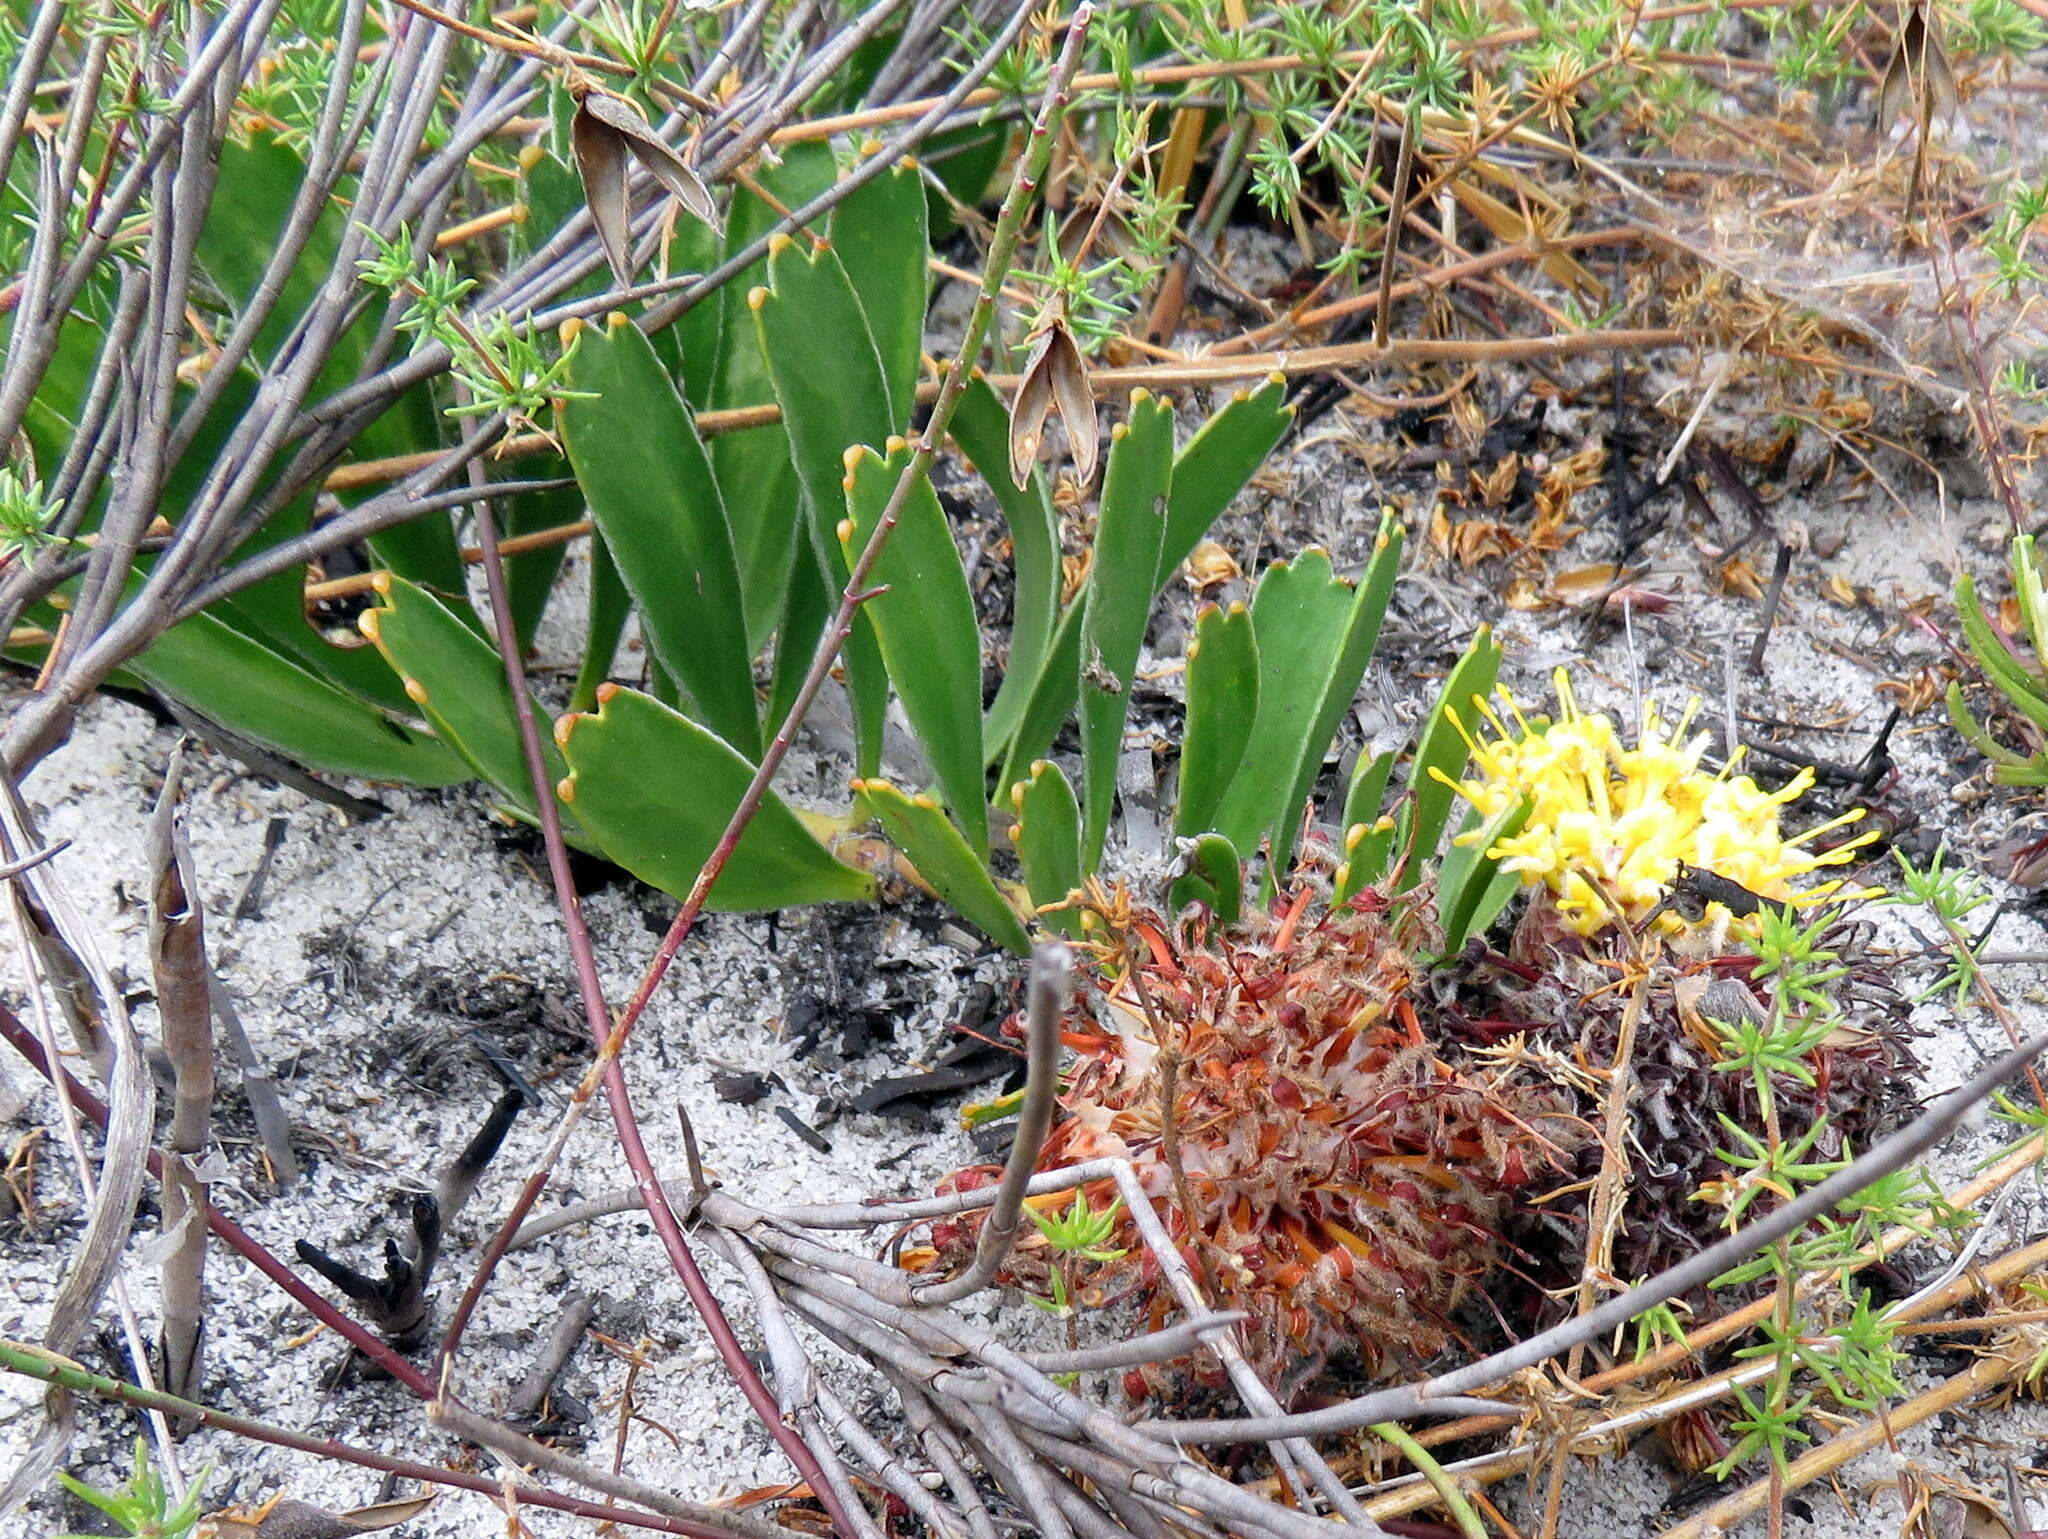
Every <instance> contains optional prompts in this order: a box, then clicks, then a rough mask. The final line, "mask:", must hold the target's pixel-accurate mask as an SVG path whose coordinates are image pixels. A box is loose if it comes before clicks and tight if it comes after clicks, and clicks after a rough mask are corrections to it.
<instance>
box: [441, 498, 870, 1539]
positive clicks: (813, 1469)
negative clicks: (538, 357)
mask: <svg viewBox="0 0 2048 1539" xmlns="http://www.w3.org/2000/svg"><path fill="white" fill-rule="evenodd" d="M482 471H483V467H482V466H481V465H477V466H474V467H472V476H477V475H481V473H482ZM476 532H477V544H478V545H479V546H481V547H482V549H483V557H484V560H483V567H484V584H485V587H486V589H487V590H488V592H489V594H490V601H491V620H492V623H493V626H494V627H495V629H496V631H497V640H498V652H499V654H500V656H501V657H502V658H503V659H504V664H505V680H506V682H507V684H509V685H510V686H511V690H512V707H513V711H514V713H515V714H516V716H517V718H518V723H519V746H520V748H521V750H522V751H523V753H524V756H525V759H526V774H527V779H528V780H529V781H530V782H531V784H532V787H533V799H534V806H535V810H536V811H537V812H538V814H539V817H540V833H541V842H542V844H543V845H544V846H545V847H546V850H547V860H548V876H549V879H550V881H551V882H552V884H553V886H554V890H555V904H556V907H557V908H559V909H560V910H561V914H562V923H563V925H564V926H565V927H566V928H567V930H568V934H569V955H570V957H571V959H572V960H573V962H574V964H575V968H576V983H577V988H578V991H579V992H580V994H581V995H582V1002H583V1018H584V1022H585V1024H586V1025H587V1026H588V1027H589V1028H590V1037H591V1042H592V1043H593V1045H594V1046H595V1047H596V1048H597V1055H598V1063H599V1064H600V1065H601V1066H602V1069H603V1074H604V1093H605V1101H606V1103H607V1104H608V1105H609V1106H610V1108H611V1113H612V1126H613V1129H614V1131H615V1132H616V1133H617V1135H618V1140H619V1148H620V1150H621V1152H623V1153H624V1154H625V1156H626V1164H627V1166H628V1168H630V1169H631V1170H632V1172H633V1182H634V1185H635V1186H636V1187H637V1188H638V1189H639V1192H640V1201H641V1203H642V1204H643V1205H644V1206H645V1207H646V1209H647V1216H648V1218H649V1219H650V1220H652V1222H653V1224H654V1231H655V1233H656V1234H658V1235H660V1236H661V1244H662V1249H663V1250H665V1251H667V1252H668V1258H669V1264H670V1265H671V1266H673V1267H674V1268H675V1272H676V1275H677V1276H678V1277H679V1278H681V1279H682V1283H683V1291H684V1292H686V1293H687V1294H689V1296H690V1302H691V1303H692V1304H694V1305H695V1306H696V1308H697V1313H698V1314H699V1316H701V1317H702V1319H703V1321H704V1328H705V1329H706V1331H708V1332H709V1333H710V1336H711V1343H712V1345H713V1346H714V1347H716V1348H717V1350H718V1355H719V1357H720V1358H721V1359H723V1361H724V1363H725V1366H726V1370H727V1371H728V1372H729V1373H731V1375H732V1377H733V1381H734V1383H736V1384H738V1385H739V1388H740V1393H741V1394H743V1395H745V1396H746V1398H747V1404H748V1405H750V1406H752V1407H753V1409H754V1414H755V1415H756V1416H758V1417H759V1418H760V1420H761V1424H762V1426H764V1427H765V1428H766V1429H767V1430H768V1435H769V1436H770V1437H772V1438H774V1439H775V1442H776V1444H777V1445H778V1446H779V1447H780V1448H781V1449H782V1451H783V1453H784V1454H785V1455H787V1456H788V1458H789V1462H790V1463H791V1464H792V1465H794V1466H795V1468H796V1471H797V1473H798V1475H799V1476H801V1477H802V1478H803V1479H804V1480H805V1481H806V1482H808V1484H809V1485H810V1488H811V1490H812V1492H813V1493H814V1494H815V1495H816V1497H817V1500H818V1503H819V1505H820V1506H822V1507H823V1508H824V1509H825V1511H826V1512H827V1514H829V1515H830V1517H831V1520H832V1524H833V1527H834V1528H835V1529H837V1530H838V1531H839V1532H840V1533H841V1534H843V1535H846V1536H847V1539H852V1536H853V1535H854V1533H855V1532H856V1531H855V1529H854V1527H853V1525H852V1524H851V1522H850V1521H849V1520H848V1519H847V1516H846V1514H845V1512H844V1511H842V1510H841V1508H840V1505H839V1502H838V1499H837V1498H836V1497H834V1496H833V1494H832V1491H831V1488H830V1486H829V1485H828V1484H827V1482H826V1480H825V1473H824V1471H823V1470H822V1469H821V1468H820V1467H819V1465H818V1461H817V1459H816V1457H815V1456H813V1454H812V1453H811V1450H810V1448H809V1447H808V1446H806V1444H805V1443H804V1440H803V1439H802V1438H801V1437H800V1436H798V1435H797V1432H796V1431H795V1429H794V1428H792V1427H790V1426H788V1425H787V1424H785V1423H784V1421H783V1419H782V1408H781V1407H780V1406H779V1405H777V1404H776V1402H775V1397H774V1395H773V1394H771V1393H770V1392H769V1389H768V1386H767V1385H766V1384H764V1383H762V1381H761V1375H760V1373H759V1372H758V1371H757V1370H756V1369H755V1367H754V1365H753V1363H752V1362H751V1361H750V1360H749V1359H748V1357H747V1352H746V1348H745V1347H743V1346H742V1345H741V1344H740V1339H739V1337H738V1336H737V1335H736V1334H734V1332H733V1328H732V1323H731V1322H730V1321H729V1320H727V1319H726V1317H725V1310H724V1309H723V1307H721V1305H720V1304H719V1302H718V1295H717V1294H715V1293H714V1292H712V1291H711V1285H710V1283H708V1282H706V1281H705V1278H704V1274H703V1272H702V1270H700V1269H699V1267H698V1265H697V1258H696V1257H695V1256H694V1255H692V1254H691V1251H690V1245H689V1242H688V1241H687V1240H686V1239H684V1238H683V1226H682V1224H681V1223H680V1222H679V1221H678V1220H677V1218H676V1214H675V1209H673V1208H672V1207H670V1206H669V1200H668V1193H667V1192H665V1191H663V1190H662V1185H661V1177H660V1175H659V1174H657V1173H656V1171H655V1169H654V1161H653V1160H652V1159H651V1158H650V1157H649V1155H648V1153H647V1145H646V1143H645V1141H644V1140H643V1139H642V1138H641V1136H640V1122H639V1119H638V1117H637V1116H636V1115H635V1114H634V1111H633V1098H632V1095H631V1093H630V1092H629V1091H628V1090H627V1088H626V1076H625V1071H624V1070H623V1069H622V1068H621V1067H620V1066H619V1058H618V1047H619V1044H621V1043H622V1042H623V1041H624V1039H625V1035H626V1031H625V1022H623V1021H621V1022H620V1023H619V1024H618V1025H617V1026H616V1027H613V1026H611V1025H610V1021H611V1010H610V1007H609V1006H608V1005H607V1004H606V1002H605V997H604V984H603V982H602V980H600V979H599V977H598V973H597V954H596V952H595V951H594V950H593V949H592V947H591V944H590V929H589V926H588V925H586V924H585V923H584V920H583V904H582V901H581V900H580V899H579V898H578V897H577V895H576V882H575V878H574V876H573V875H572V874H571V872H570V870H569V847H568V845H567V843H566V842H564V840H563V838H562V814H561V809H560V807H558V806H557V805H556V802H555V788H554V785H553V783H552V782H551V781H550V780H549V779H548V771H547V761H546V759H545V758H544V757H543V756H542V754H541V746H540V727H539V724H538V723H537V722H536V721H535V720H534V713H533V697H532V696H531V695H530V694H529V693H528V692H527V687H526V665H525V663H524V662H523V661H522V659H521V657H520V648H519V632H518V627H517V626H516V625H514V624H513V621H512V607H511V604H510V602H509V600H508V598H507V593H506V585H505V561H504V556H503V553H502V552H501V551H500V550H499V549H498V522H497V518H496V517H495V515H494V514H493V513H492V511H491V505H490V504H489V503H488V502H479V503H477V504H476ZM543 1179H544V1176H541V1175H536V1177H535V1178H534V1179H532V1180H529V1181H528V1182H527V1185H526V1189H525V1190H523V1191H522V1192H521V1193H520V1199H521V1203H522V1204H523V1207H522V1209H521V1211H520V1212H519V1213H518V1214H516V1215H515V1217H514V1220H513V1221H511V1222H508V1223H506V1224H505V1225H503V1226H501V1227H500V1229H499V1232H498V1234H497V1236H496V1237H495V1238H494V1239H493V1241H492V1244H491V1248H490V1250H489V1251H488V1252H487V1253H486V1256H485V1263H486V1264H485V1266H484V1267H480V1268H479V1269H478V1274H477V1277H476V1278H475V1280H474V1281H472V1282H471V1284H470V1287H469V1289H468V1291H467V1292H466V1293H465V1295H464V1297H463V1301H462V1312H461V1313H459V1314H458V1316H457V1318H456V1320H455V1322H454V1324H453V1325H452V1326H451V1327H450V1328H449V1332H448V1336H447V1338H446V1340H445V1341H444V1343H443V1345H442V1371H443V1373H444V1374H445V1373H446V1372H447V1371H448V1370H449V1367H450V1366H451V1363H452V1359H453V1356H454V1352H455V1348H456V1346H457V1344H458V1343H459V1342H460V1340H461V1333H462V1329H463V1326H464V1324H465V1323H466V1321H467V1319H468V1315H469V1312H470V1311H473V1310H474V1309H475V1307H476V1301H477V1300H478V1299H479V1298H481V1297H482V1294H483V1288H484V1284H485V1281H486V1279H487V1278H488V1277H489V1275H490V1273H489V1270H488V1268H489V1267H493V1266H495V1265H496V1263H497V1259H498V1258H499V1257H501V1256H502V1255H504V1253H505V1249H506V1247H507V1246H508V1245H509V1244H510V1243H511V1236H512V1234H513V1233H515V1232H516V1221H517V1219H518V1218H522V1217H524V1209H525V1208H530V1207H531V1206H532V1204H533V1201H534V1199H535V1198H536V1197H538V1196H539V1194H540V1186H541V1182H542V1180H543Z"/></svg>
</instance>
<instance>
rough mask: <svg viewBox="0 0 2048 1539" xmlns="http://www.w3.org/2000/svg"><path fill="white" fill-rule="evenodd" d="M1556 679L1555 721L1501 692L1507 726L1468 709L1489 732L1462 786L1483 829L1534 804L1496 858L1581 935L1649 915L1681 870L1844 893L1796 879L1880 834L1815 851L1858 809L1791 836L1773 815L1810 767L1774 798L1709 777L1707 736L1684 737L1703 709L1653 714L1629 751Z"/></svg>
mask: <svg viewBox="0 0 2048 1539" xmlns="http://www.w3.org/2000/svg"><path fill="white" fill-rule="evenodd" d="M1554 679H1555V683H1556V688H1557V699H1558V715H1557V719H1556V720H1555V721H1552V722H1547V723H1546V722H1542V721H1531V720H1530V719H1529V718H1528V717H1526V716H1524V715H1523V713H1522V711H1521V709H1520V707H1519V706H1517V705H1516V704H1515V702H1514V700H1513V699H1512V698H1511V697H1509V696H1508V695H1507V694H1506V692H1505V691H1503V692H1502V699H1503V701H1504V702H1505V704H1506V707H1507V711H1508V715H1509V716H1510V717H1512V722H1510V721H1508V720H1504V719H1503V718H1502V717H1501V716H1500V715H1498V714H1497V713H1496V712H1495V711H1494V710H1493V709H1492V707H1490V706H1488V705H1487V704H1486V703H1485V702H1484V701H1475V702H1474V703H1475V705H1476V706H1477V707H1478V710H1479V712H1480V713H1481V714H1483V715H1484V717H1485V718H1486V723H1487V725H1488V726H1489V727H1490V728H1491V733H1490V734H1484V733H1483V734H1482V735H1478V736H1474V735H1472V734H1471V733H1469V732H1468V733H1467V738H1466V740H1467V742H1468V743H1469V744H1470V746H1471V750H1472V763H1473V771H1474V775H1473V778H1472V779H1470V780H1466V781H1464V782H1462V783H1460V784H1459V785H1458V787H1457V788H1458V790H1459V792H1460V793H1461V794H1462V795H1463V796H1464V797H1465V799H1466V800H1467V801H1469V802H1471V803H1472V805H1473V806H1475V807H1477V808H1478V809H1479V811H1480V812H1481V814H1482V815H1484V816H1485V817H1487V818H1488V819H1491V818H1493V817H1494V816H1495V815H1496V814H1498V813H1502V812H1505V811H1507V810H1508V809H1510V808H1512V807H1514V806H1516V805H1517V804H1518V803H1526V804H1527V806H1528V809H1529V812H1528V818H1527V820H1526V822H1524V823H1523V825H1522V828H1521V831H1520V832H1519V833H1516V834H1514V835H1513V836H1512V837H1508V838H1504V839H1500V840H1499V841H1498V842H1497V843H1496V844H1495V845H1494V846H1493V849H1492V851H1491V853H1492V855H1493V857H1494V858H1495V859H1496V860H1498V861H1499V862H1500V863H1501V865H1502V867H1503V868H1504V869H1506V870H1509V871H1515V872H1519V873H1520V874H1521V878H1522V881H1523V883H1524V884H1525V885H1527V886H1535V885H1537V884H1539V883H1540V884H1542V885H1543V886H1545V887H1547V888H1548V889H1549V890H1550V892H1551V894H1552V896H1553V898H1554V900H1555V902H1556V906H1557V910H1558V913H1559V914H1560V915H1561V916H1562V917H1563V919H1564V920H1565V922H1566V923H1567V924H1569V925H1570V926H1571V927H1572V928H1573V929H1575V930H1576V931H1578V932H1579V933H1580V934H1581V935H1591V934H1594V933H1595V932H1597V931H1599V930H1602V929H1604V928H1606V927H1607V926H1608V925H1610V924H1612V923H1613V922H1614V916H1613V912H1612V908H1611V907H1610V903H1609V901H1608V900H1609V899H1611V900H1612V901H1613V904H1614V905H1616V906H1619V907H1620V909H1621V910H1622V911H1623V912H1624V913H1626V914H1627V915H1628V916H1629V918H1630V919H1631V920H1641V919H1643V918H1645V917H1647V916H1648V915H1649V914H1650V913H1651V911H1652V910H1653V909H1655V908H1656V907H1657V905H1658V904H1659V902H1660V901H1661V900H1662V899H1663V897H1664V896H1665V894H1666V892H1667V891H1668V889H1669V888H1670V885H1671V883H1672V881H1673V880H1674V878H1676V877H1677V876H1678V874H1679V867H1680V865H1681V864H1683V865H1686V866H1691V867H1695V868H1699V869H1702V870H1706V871H1711V872H1714V873H1716V874H1717V875H1719V876H1722V877H1725V878H1727V879H1729V880H1730V881H1733V882H1736V883H1738V884H1740V885H1741V886H1743V887H1745V888H1747V889H1749V891H1750V892H1752V893H1754V894H1756V895H1757V896H1759V897H1763V898H1772V899H1776V900H1778V901H1781V902H1788V903H1792V904H1796V905H1802V906H1804V905H1808V904H1813V903H1818V902H1823V901H1825V900H1826V899H1827V898H1829V897H1830V896H1832V895H1834V894H1835V893H1836V892H1837V891H1838V890H1839V889H1840V887H1841V885H1842V884H1841V883H1840V882H1839V881H1830V882H1825V883H1822V884H1820V885H1818V886H1814V887H1809V888H1806V889H1804V890H1798V889H1795V888H1794V886H1793V883H1794V882H1796V881H1798V880H1799V879H1800V878H1801V877H1804V876H1808V875H1810V874H1812V873H1813V872H1815V871H1817V870H1819V869H1820V868H1822V867H1824V866H1838V865H1841V864H1843V863H1845V862H1846V861H1849V860H1850V859H1852V858H1853V854H1854V851H1856V850H1857V849H1858V848H1860V847H1861V846H1863V845H1865V844H1867V843H1869V842H1870V840H1871V839H1872V838H1874V837H1875V835H1870V834H1866V835H1864V836H1862V837H1860V838H1855V839H1851V840H1849V841H1847V842H1846V843H1843V844H1840V845H1837V846H1835V847H1834V848H1832V849H1825V850H1816V849H1814V848H1813V844H1814V841H1815V840H1817V839H1819V838H1820V837H1821V836H1823V835H1825V834H1827V833H1829V832H1831V831H1832V830H1834V829H1836V828H1839V827H1841V826H1843V825H1844V824H1848V823H1853V822H1855V821H1856V820H1857V819H1859V818H1861V817H1862V816H1863V814H1862V812H1861V811H1860V810H1858V811H1854V812H1850V813H1847V814H1844V815H1843V816H1842V817H1839V818H1835V819H1832V820H1830V821H1828V822H1826V823H1822V824H1821V825H1819V826H1818V827H1816V828H1811V829H1808V830H1807V831H1806V832H1805V833H1803V834H1799V835H1797V836H1795V837H1792V838H1787V837H1785V835H1784V834H1783V833H1782V832H1781V831H1780V830H1779V827H1778V818H1779V814H1780V813H1781V812H1782V811H1783V809H1784V808H1785V807H1786V806H1788V805H1789V804H1790V803H1792V802H1795V801H1797V800H1798V799H1799V798H1800V797H1801V796H1803V795H1804V794H1805V793H1806V791H1807V789H1808V788H1809V787H1811V786H1812V784H1813V771H1812V770H1810V769H1802V770H1801V771H1800V772H1799V773H1798V774H1797V775H1795V776H1793V777H1792V779H1791V780H1790V781H1789V782H1787V783H1786V784H1785V785H1784V786H1782V787H1780V788H1779V789H1778V790H1776V791H1765V790H1763V789H1762V788H1761V787H1759V786H1758V785H1757V783H1756V782H1755V781H1754V780H1752V779H1750V777H1749V776H1747V775H1740V774H1735V773H1733V772H1732V771H1733V768H1734V766H1733V764H1732V763H1731V764H1730V765H1729V766H1728V767H1727V768H1724V769H1723V770H1722V771H1720V772H1719V773H1718V774H1712V773H1708V772H1707V771H1705V770H1703V769H1701V767H1700V759H1701V757H1702V756H1703V755H1704V754H1705V752H1706V748H1707V741H1708V738H1707V734H1706V733H1703V732H1702V733H1698V734H1695V735H1693V736H1692V737H1691V738H1690V739H1688V738H1687V735H1686V734H1687V731H1688V729H1689V728H1690V726H1691V725H1692V719H1693V713H1694V711H1695V709H1696V708H1697V706H1698V702H1697V701H1694V702H1692V703H1691V704H1689V705H1688V706H1687V707H1686V709H1685V711H1684V713H1683V714H1682V715H1681V716H1680V717H1679V719H1678V720H1677V721H1676V722H1674V723H1666V722H1665V721H1664V720H1663V718H1662V717H1661V716H1659V714H1658V712H1657V709H1656V707H1655V706H1654V705H1652V706H1649V707H1647V708H1646V709H1645V711H1644V713H1643V727H1642V732H1641V734H1640V735H1639V737H1638V739H1637V742H1636V745H1635V746H1634V747H1632V748H1631V747H1628V746H1627V745H1625V744H1624V743H1623V742H1622V741H1621V737H1620V734H1619V733H1617V732H1616V731H1615V728H1614V724H1613V722H1611V721H1609V720H1608V718H1607V717H1606V716H1604V715H1600V714H1597V713H1596V714H1592V715H1588V714H1586V713H1584V712H1582V711H1580V709H1579V706H1578V702H1577V700H1576V699H1575V698H1574V697H1573V694H1572V688H1571V682H1570V680H1569V679H1568V678H1567V677H1566V676H1565V673H1564V670H1563V669H1559V670H1558V671H1557V673H1556V674H1555V675H1554ZM1466 837H1468V838H1470V837H1475V836H1474V835H1467V836H1466ZM1603 888H1604V889H1605V893H1604V895H1603V893H1602V891H1601V889H1603ZM1657 922H1658V923H1659V924H1660V925H1662V926H1664V927H1666V928H1670V929H1677V928H1679V926H1680V923H1681V922H1680V920H1679V919H1678V917H1677V916H1676V915H1673V914H1669V913H1666V914H1663V915H1661V916H1660V917H1659V919H1658V920H1657Z"/></svg>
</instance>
